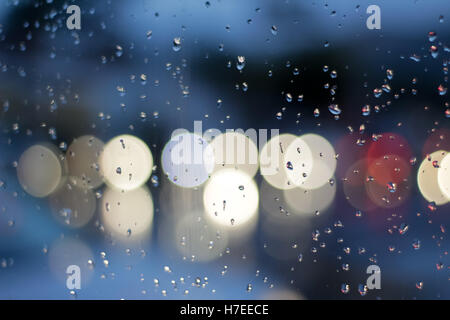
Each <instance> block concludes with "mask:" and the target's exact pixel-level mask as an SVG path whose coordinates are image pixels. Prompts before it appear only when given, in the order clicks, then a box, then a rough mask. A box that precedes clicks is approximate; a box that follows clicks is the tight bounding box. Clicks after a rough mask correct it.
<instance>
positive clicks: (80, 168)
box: [66, 135, 104, 189]
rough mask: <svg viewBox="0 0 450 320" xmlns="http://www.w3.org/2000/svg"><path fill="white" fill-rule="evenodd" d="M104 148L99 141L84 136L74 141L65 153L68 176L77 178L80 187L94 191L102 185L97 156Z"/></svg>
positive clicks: (92, 137)
mask: <svg viewBox="0 0 450 320" xmlns="http://www.w3.org/2000/svg"><path fill="white" fill-rule="evenodd" d="M103 148H104V143H103V141H101V140H100V139H98V138H96V137H94V136H90V135H86V136H81V137H79V138H76V139H74V141H73V142H72V143H71V144H70V146H69V148H68V149H67V152H66V158H67V164H68V168H69V175H70V176H73V177H77V178H79V180H80V181H81V182H82V184H80V186H84V187H86V188H90V189H95V188H98V187H100V186H101V185H102V184H103V177H102V176H101V174H100V165H99V156H100V154H101V153H102V151H103Z"/></svg>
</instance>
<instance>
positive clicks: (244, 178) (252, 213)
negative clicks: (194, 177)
mask: <svg viewBox="0 0 450 320" xmlns="http://www.w3.org/2000/svg"><path fill="white" fill-rule="evenodd" d="M258 203H259V194H258V187H257V186H256V183H255V182H254V181H253V179H252V178H251V176H249V175H248V174H247V173H246V172H243V171H240V170H235V169H223V170H219V171H218V172H216V173H214V174H213V175H212V176H211V178H210V180H208V182H207V184H206V186H205V190H204V193H203V204H204V207H205V210H206V213H207V215H208V217H209V218H210V219H211V220H212V221H213V222H215V223H218V224H219V225H223V226H228V227H230V228H236V227H239V226H242V225H245V224H246V223H248V222H249V221H250V220H251V219H252V218H254V217H256V214H257V209H258Z"/></svg>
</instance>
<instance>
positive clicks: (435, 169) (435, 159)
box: [417, 150, 448, 205]
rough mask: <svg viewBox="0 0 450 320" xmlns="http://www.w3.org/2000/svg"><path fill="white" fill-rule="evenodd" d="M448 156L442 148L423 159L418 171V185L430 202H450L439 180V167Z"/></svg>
mask: <svg viewBox="0 0 450 320" xmlns="http://www.w3.org/2000/svg"><path fill="white" fill-rule="evenodd" d="M446 156H447V152H445V151H442V150H438V151H435V152H433V153H432V154H430V155H429V156H428V157H426V158H425V159H423V160H422V163H421V164H420V167H419V170H418V171H417V185H418V187H419V190H420V193H421V194H422V196H423V197H424V198H425V199H426V200H427V201H428V202H434V203H436V205H444V204H446V203H447V202H448V198H447V197H446V196H445V194H444V190H443V189H444V188H442V189H441V187H440V185H439V181H438V173H439V171H440V169H439V168H440V167H441V165H442V160H443V159H444V158H445V157H446ZM441 168H442V167H441ZM444 170H445V169H444ZM443 180H445V179H443Z"/></svg>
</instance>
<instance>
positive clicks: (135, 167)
mask: <svg viewBox="0 0 450 320" xmlns="http://www.w3.org/2000/svg"><path fill="white" fill-rule="evenodd" d="M152 169H153V156H152V153H151V152H150V149H149V148H148V147H147V145H146V144H145V142H143V141H142V140H141V139H139V138H137V137H135V136H131V135H120V136H117V137H115V138H113V139H111V140H110V141H109V142H108V143H107V144H106V145H105V147H104V149H103V152H102V153H101V155H100V170H101V173H102V175H103V176H104V178H105V180H106V182H107V183H108V185H109V186H110V187H115V188H118V189H121V190H133V189H136V188H139V187H140V186H142V185H143V184H144V183H145V182H146V181H147V180H148V179H149V177H150V174H151V172H152Z"/></svg>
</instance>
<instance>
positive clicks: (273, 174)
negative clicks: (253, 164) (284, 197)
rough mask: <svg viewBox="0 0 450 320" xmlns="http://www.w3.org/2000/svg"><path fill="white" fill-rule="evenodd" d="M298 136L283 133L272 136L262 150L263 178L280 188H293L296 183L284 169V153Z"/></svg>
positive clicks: (261, 169)
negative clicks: (291, 180)
mask: <svg viewBox="0 0 450 320" xmlns="http://www.w3.org/2000/svg"><path fill="white" fill-rule="evenodd" d="M296 138H297V137H296V136H295V135H292V134H281V135H279V136H276V137H273V138H271V139H270V140H269V141H267V143H266V144H265V145H264V147H263V148H262V150H261V151H260V156H259V163H260V171H261V175H262V176H263V178H264V179H265V180H266V181H267V182H268V183H269V184H271V185H272V186H274V187H275V188H278V189H283V190H284V189H292V188H295V184H293V183H291V182H290V180H289V178H288V176H287V172H286V170H285V169H284V166H285V165H286V163H285V162H284V161H285V159H284V154H285V152H286V151H287V150H288V148H289V145H290V144H291V143H292V142H293V141H294V140H295V139H296Z"/></svg>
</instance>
